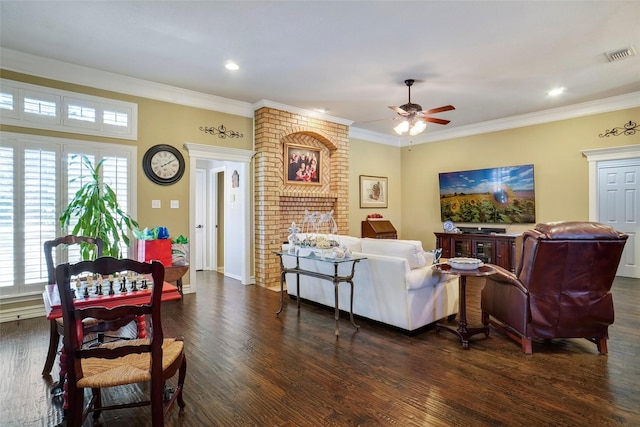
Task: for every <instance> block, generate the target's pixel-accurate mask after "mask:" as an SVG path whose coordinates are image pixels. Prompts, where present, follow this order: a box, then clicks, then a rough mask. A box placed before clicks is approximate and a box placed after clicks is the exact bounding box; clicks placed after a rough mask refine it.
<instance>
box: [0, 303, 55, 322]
mask: <svg viewBox="0 0 640 427" xmlns="http://www.w3.org/2000/svg"><path fill="white" fill-rule="evenodd" d="M36 317H44V304H42V303H40V304H34V305H29V306H24V307H19V308H9V309H4V308H3V309H2V310H0V323H4V322H13V321H15V320H21V319H34V318H36Z"/></svg>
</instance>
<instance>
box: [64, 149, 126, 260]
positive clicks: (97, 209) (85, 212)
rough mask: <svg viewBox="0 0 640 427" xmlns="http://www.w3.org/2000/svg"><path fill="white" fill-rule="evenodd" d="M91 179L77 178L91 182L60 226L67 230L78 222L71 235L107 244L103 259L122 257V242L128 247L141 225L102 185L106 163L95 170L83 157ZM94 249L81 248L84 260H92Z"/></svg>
mask: <svg viewBox="0 0 640 427" xmlns="http://www.w3.org/2000/svg"><path fill="white" fill-rule="evenodd" d="M80 157H81V159H82V163H83V164H84V166H85V167H86V168H87V170H88V171H89V173H90V174H89V175H83V176H81V177H78V178H74V179H73V180H71V182H74V181H76V180H78V179H88V181H87V182H86V183H85V184H83V185H82V187H80V189H79V190H78V191H77V192H76V194H75V196H74V198H73V200H71V202H69V206H67V208H66V209H65V210H64V211H63V212H62V216H60V225H61V227H62V229H63V230H68V228H69V224H71V223H72V220H77V223H76V225H75V226H74V227H73V230H72V231H71V234H74V235H77V236H87V237H99V238H101V239H102V241H103V242H104V250H103V255H105V256H113V257H116V258H120V257H121V253H120V242H123V243H124V244H125V245H127V246H128V245H129V236H128V233H129V231H131V230H133V229H135V228H137V227H138V223H137V222H136V221H135V220H134V219H133V218H131V216H130V215H129V214H127V213H126V212H124V211H123V210H122V209H120V207H119V205H118V199H117V197H116V193H115V192H114V191H113V189H112V188H111V187H110V186H109V184H107V183H106V182H100V169H102V165H103V164H104V161H105V160H106V159H102V160H101V161H99V162H98V164H97V165H95V167H94V166H93V164H92V162H91V160H89V159H88V158H87V156H85V155H80ZM92 246H93V245H84V244H83V245H81V249H80V254H81V256H82V259H90V258H93V255H94V254H93V253H92V252H93V247H92Z"/></svg>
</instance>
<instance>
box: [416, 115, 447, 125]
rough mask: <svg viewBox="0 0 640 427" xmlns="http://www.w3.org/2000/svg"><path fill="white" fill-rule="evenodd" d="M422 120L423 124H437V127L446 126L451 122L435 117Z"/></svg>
mask: <svg viewBox="0 0 640 427" xmlns="http://www.w3.org/2000/svg"><path fill="white" fill-rule="evenodd" d="M422 120H424V121H425V122H431V123H437V124H439V125H446V124H447V123H449V122H450V121H451V120H444V119H437V118H435V117H424V118H423V119H422Z"/></svg>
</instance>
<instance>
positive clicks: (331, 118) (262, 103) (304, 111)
mask: <svg viewBox="0 0 640 427" xmlns="http://www.w3.org/2000/svg"><path fill="white" fill-rule="evenodd" d="M262 107H267V108H273V109H276V110H280V111H286V112H288V113H294V114H300V115H301V116H305V117H311V118H315V119H320V120H326V121H328V122H332V123H338V124H341V125H345V126H351V123H353V120H347V119H341V118H340V117H335V116H330V115H328V114H325V113H320V112H318V111H314V110H307V109H305V108H299V107H292V106H291V105H286V104H280V103H278V102H273V101H269V100H267V99H261V100H260V101H258V102H256V103H255V104H253V111H256V110H259V109H260V108H262Z"/></svg>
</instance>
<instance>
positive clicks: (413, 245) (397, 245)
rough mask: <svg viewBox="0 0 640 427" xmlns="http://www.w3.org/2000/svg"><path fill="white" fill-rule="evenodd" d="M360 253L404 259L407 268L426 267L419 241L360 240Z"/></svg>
mask: <svg viewBox="0 0 640 427" xmlns="http://www.w3.org/2000/svg"><path fill="white" fill-rule="evenodd" d="M360 245H361V246H362V252H363V253H365V254H367V253H369V254H376V255H387V256H395V257H400V258H404V259H406V260H407V262H408V263H409V268H410V269H412V270H413V269H414V268H420V267H423V266H424V265H426V263H427V262H426V260H425V258H424V250H423V249H422V242H421V241H419V240H394V239H371V238H363V239H360Z"/></svg>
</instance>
